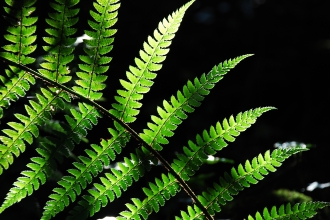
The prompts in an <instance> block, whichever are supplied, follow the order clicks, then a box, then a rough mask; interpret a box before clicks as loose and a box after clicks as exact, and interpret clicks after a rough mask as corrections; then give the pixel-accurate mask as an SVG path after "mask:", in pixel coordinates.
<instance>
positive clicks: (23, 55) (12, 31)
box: [0, 0, 38, 118]
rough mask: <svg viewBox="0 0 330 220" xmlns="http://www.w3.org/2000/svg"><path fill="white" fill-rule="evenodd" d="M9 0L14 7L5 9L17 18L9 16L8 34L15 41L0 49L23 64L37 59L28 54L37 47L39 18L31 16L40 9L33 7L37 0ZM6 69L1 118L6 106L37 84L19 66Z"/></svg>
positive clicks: (0, 94) (1, 78) (1, 89)
mask: <svg viewBox="0 0 330 220" xmlns="http://www.w3.org/2000/svg"><path fill="white" fill-rule="evenodd" d="M5 2H6V3H7V5H8V6H10V7H4V9H5V11H6V13H7V14H9V15H10V17H12V18H13V19H11V20H9V21H10V23H11V25H12V26H9V27H8V28H7V32H8V34H5V35H4V37H5V39H6V40H7V41H9V42H11V43H12V44H9V45H5V46H3V47H2V48H3V49H4V50H5V52H0V56H1V57H4V58H6V59H8V60H11V61H13V62H15V63H20V64H23V65H26V64H30V63H33V62H34V61H35V59H34V58H32V57H29V56H28V55H29V54H31V53H32V52H33V51H34V50H35V49H36V47H37V46H36V45H32V44H33V43H34V42H35V40H36V36H35V35H33V34H34V33H35V31H36V25H34V24H35V23H36V21H37V20H38V18H37V17H30V15H31V14H32V13H33V12H34V11H35V9H36V8H35V7H33V5H34V4H35V2H36V0H30V1H27V0H25V1H22V2H20V3H19V5H18V4H17V3H15V2H14V1H10V0H6V1H5ZM18 6H19V7H18ZM4 17H5V18H6V16H4ZM5 73H6V74H5V75H1V76H0V81H1V82H2V84H3V86H1V85H0V118H2V117H3V108H8V107H9V105H10V101H17V100H18V98H19V97H23V96H25V91H27V90H29V89H30V84H35V79H34V78H33V77H32V76H31V75H29V74H28V73H26V72H25V71H22V70H20V69H19V68H17V67H14V66H9V69H6V70H5ZM6 76H7V77H6Z"/></svg>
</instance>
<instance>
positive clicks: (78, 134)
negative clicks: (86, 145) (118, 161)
mask: <svg viewBox="0 0 330 220" xmlns="http://www.w3.org/2000/svg"><path fill="white" fill-rule="evenodd" d="M78 105H79V110H80V112H81V113H79V112H78V111H76V110H75V109H71V113H72V115H73V116H74V118H75V119H76V120H77V121H75V120H74V119H72V118H70V117H69V116H68V115H66V116H67V118H70V119H71V120H72V124H70V122H71V121H70V120H68V121H70V122H69V125H70V127H69V128H68V127H65V129H63V128H62V129H63V130H65V131H66V132H64V133H63V132H60V133H59V134H57V136H58V139H53V138H50V137H48V138H46V139H44V140H43V141H42V143H41V148H37V152H38V153H39V154H40V156H41V157H34V158H32V159H31V160H32V163H29V164H28V165H27V167H29V168H30V169H31V170H32V171H29V172H34V173H35V175H33V176H29V177H28V178H29V180H28V181H25V182H22V181H20V178H19V179H18V180H17V182H15V183H14V186H15V187H13V188H12V189H10V191H9V193H8V194H7V197H6V198H5V202H4V204H3V205H2V207H1V208H0V212H1V210H4V209H6V208H8V207H9V206H11V205H13V204H14V203H16V202H19V201H20V200H21V199H23V198H25V197H26V196H27V193H26V188H28V186H30V185H33V186H34V190H37V189H38V188H39V185H40V184H41V185H43V184H45V179H46V176H49V174H51V173H52V172H51V170H56V162H59V163H62V161H63V155H64V156H67V157H68V156H69V154H68V150H69V151H72V150H73V148H74V142H75V143H76V144H79V143H80V141H81V139H82V137H85V136H86V134H85V133H84V132H85V128H88V129H91V123H92V124H96V123H97V117H100V115H99V114H98V113H97V111H95V109H94V108H93V107H91V106H89V105H86V104H85V105H83V104H81V103H79V104H78ZM90 122H91V123H90ZM18 125H19V126H21V125H20V124H18ZM95 147H98V145H95V146H94V148H95ZM86 151H87V152H88V154H89V155H93V153H94V152H93V151H90V150H86ZM106 153H107V155H110V157H111V155H114V152H113V151H107V152H106ZM100 158H101V159H102V160H103V162H104V163H105V164H107V165H109V162H110V160H109V159H108V157H107V156H104V155H103V157H102V156H101V157H100ZM93 159H94V158H93ZM111 159H112V160H114V157H111ZM98 166H99V167H98V169H102V168H100V164H98ZM25 172H26V171H25ZM22 175H23V176H26V175H25V174H24V172H22ZM36 186H38V187H36ZM69 193H71V194H70V197H71V198H75V195H76V194H74V193H72V192H71V191H70V192H69ZM78 194H80V193H78ZM29 195H30V194H29Z"/></svg>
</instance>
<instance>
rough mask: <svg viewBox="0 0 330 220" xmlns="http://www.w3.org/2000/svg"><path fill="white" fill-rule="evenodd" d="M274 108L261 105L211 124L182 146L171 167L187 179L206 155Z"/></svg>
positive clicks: (233, 138) (212, 152)
mask: <svg viewBox="0 0 330 220" xmlns="http://www.w3.org/2000/svg"><path fill="white" fill-rule="evenodd" d="M272 109H275V108H274V107H263V108H256V109H251V110H249V111H245V112H243V113H239V114H237V116H236V120H235V118H234V117H233V116H230V118H229V120H227V119H226V118H225V119H224V120H223V122H222V125H221V123H220V122H217V124H216V126H215V127H213V126H211V128H210V131H209V132H207V131H206V130H204V131H203V134H202V135H197V136H196V143H194V142H192V141H189V142H188V146H189V148H188V147H186V146H184V147H183V152H184V154H177V159H174V162H173V163H172V164H171V166H172V168H173V169H174V170H175V172H177V173H178V174H179V175H180V177H181V178H182V179H184V180H185V181H188V180H189V179H190V176H193V175H194V174H195V172H196V171H197V170H198V169H199V167H200V166H201V165H202V164H203V161H205V160H206V159H207V157H208V156H207V155H214V154H215V153H216V152H217V151H220V150H222V149H223V148H224V147H226V146H227V145H228V144H227V142H233V141H235V138H236V137H237V136H238V135H240V133H241V132H243V131H245V130H246V129H247V128H249V127H250V126H251V125H252V124H254V123H255V122H256V120H257V118H258V117H260V116H261V115H262V114H263V113H265V112H267V111H270V110H272Z"/></svg>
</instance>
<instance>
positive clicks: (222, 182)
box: [181, 147, 308, 219]
mask: <svg viewBox="0 0 330 220" xmlns="http://www.w3.org/2000/svg"><path fill="white" fill-rule="evenodd" d="M306 150H308V149H307V148H303V147H292V148H289V149H276V150H274V151H273V152H272V153H271V154H270V151H269V150H268V151H266V153H265V154H264V156H263V155H262V154H259V155H258V156H257V157H255V158H253V159H252V162H250V161H249V160H247V161H246V162H245V166H243V165H242V164H240V165H239V166H238V168H237V169H235V168H234V167H233V168H232V169H231V174H228V173H225V174H224V177H220V179H219V184H218V183H214V184H213V188H208V189H207V191H204V192H202V195H199V196H198V200H199V201H200V202H201V203H202V205H203V206H204V207H205V208H206V209H207V211H208V213H209V214H210V215H214V214H215V212H220V211H221V208H220V206H222V205H225V204H226V203H227V201H231V200H233V196H234V195H237V194H238V192H239V191H242V190H243V189H244V188H246V187H250V184H257V183H258V182H259V181H260V180H262V179H263V178H264V176H265V175H268V174H269V171H270V172H275V171H276V168H275V167H279V166H281V165H282V162H283V161H284V160H285V159H287V158H288V157H290V156H291V155H293V154H296V153H299V152H302V151H306ZM195 207H197V206H196V205H194V208H192V207H190V208H189V207H188V213H187V212H184V211H181V216H182V218H183V219H199V218H200V217H201V216H202V215H203V213H202V212H201V211H198V210H197V209H196V208H195Z"/></svg>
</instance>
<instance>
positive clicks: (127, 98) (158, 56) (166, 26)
mask: <svg viewBox="0 0 330 220" xmlns="http://www.w3.org/2000/svg"><path fill="white" fill-rule="evenodd" d="M194 1H195V0H192V1H190V2H188V3H187V4H185V5H184V6H182V7H181V8H180V9H178V10H177V11H175V12H173V13H172V14H171V15H169V16H168V17H167V19H166V18H164V19H163V21H161V22H159V24H158V28H156V29H155V30H154V33H153V37H151V36H149V37H148V40H147V42H144V43H143V50H140V58H135V60H134V61H135V65H136V66H130V67H129V71H127V72H126V76H127V78H128V81H126V80H120V83H121V85H122V86H123V87H124V89H125V90H118V91H117V93H118V95H119V96H115V99H116V101H117V103H114V104H112V107H113V109H111V110H110V113H111V114H113V115H114V116H116V117H117V118H119V119H120V120H122V121H124V122H125V123H131V122H134V121H135V120H136V115H137V114H138V113H139V110H138V109H139V108H140V107H141V106H142V104H141V103H140V102H139V101H140V100H141V99H142V98H143V94H145V93H147V92H148V91H149V90H150V87H151V86H152V85H153V80H154V79H155V78H156V76H157V74H156V72H157V71H159V70H160V69H161V68H162V64H161V63H162V62H163V61H164V60H165V59H166V55H167V54H168V52H169V49H168V47H169V46H170V45H171V43H172V39H173V38H174V36H175V33H176V32H177V31H178V28H179V26H180V24H181V21H182V18H183V16H184V14H185V12H186V10H187V9H188V8H189V6H190V5H191V4H192V3H193V2H194Z"/></svg>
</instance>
